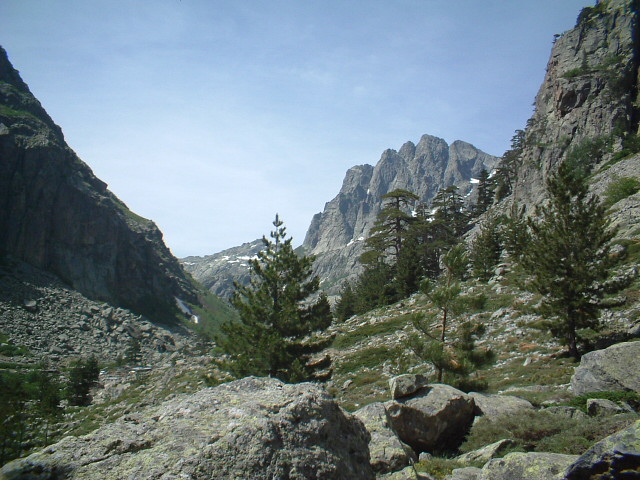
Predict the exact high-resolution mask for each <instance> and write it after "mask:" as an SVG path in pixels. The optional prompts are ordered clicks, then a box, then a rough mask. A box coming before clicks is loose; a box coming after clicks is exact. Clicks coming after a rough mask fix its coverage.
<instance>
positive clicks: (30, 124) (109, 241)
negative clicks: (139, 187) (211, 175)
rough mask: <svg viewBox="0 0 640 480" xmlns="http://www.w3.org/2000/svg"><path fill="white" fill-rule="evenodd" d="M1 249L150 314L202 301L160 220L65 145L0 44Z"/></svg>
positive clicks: (91, 294) (100, 297) (160, 314)
mask: <svg viewBox="0 0 640 480" xmlns="http://www.w3.org/2000/svg"><path fill="white" fill-rule="evenodd" d="M0 253H3V254H9V255H11V256H13V257H15V258H18V259H20V260H23V261H26V262H28V263H30V264H32V265H34V266H36V267H39V268H42V269H44V270H47V271H49V272H52V273H54V274H56V275H57V276H59V277H60V278H62V279H63V280H64V281H65V282H67V283H68V284H69V285H70V286H71V287H73V288H74V289H76V290H78V291H80V292H82V293H83V294H84V295H86V296H88V297H90V298H93V299H98V300H103V301H108V302H110V303H112V304H114V305H117V306H122V307H126V308H130V309H132V310H134V311H136V312H138V313H142V314H146V315H148V316H150V317H151V318H152V319H161V318H163V317H164V316H165V315H166V313H167V311H168V310H170V309H171V308H173V306H175V300H174V297H179V298H182V299H184V300H186V301H192V302H193V301H196V292H195V290H194V287H193V286H192V285H191V283H190V281H189V280H188V278H187V277H186V276H185V273H184V271H183V270H182V268H181V267H180V264H179V263H178V261H177V260H176V259H175V258H174V257H173V256H172V254H171V252H170V251H169V249H168V248H167V247H166V246H165V245H164V242H163V240H162V233H161V232H160V230H159V229H158V228H157V227H156V225H155V224H154V223H153V222H151V221H149V220H146V219H144V218H141V217H139V216H137V215H136V214H134V213H133V212H131V211H130V210H129V209H128V208H127V207H126V205H125V204H124V203H122V202H121V201H120V200H119V199H118V198H117V197H116V196H115V195H113V194H112V193H111V192H110V191H109V190H108V189H107V185H106V184H105V183H104V182H102V181H101V180H99V179H98V178H96V177H95V176H94V174H93V172H92V171H91V169H90V168H89V167H88V166H87V165H86V164H85V163H83V162H82V161H81V160H80V159H79V158H78V157H77V155H76V154H75V153H74V152H73V151H72V150H71V149H70V148H69V146H68V145H67V144H66V143H65V140H64V137H63V134H62V130H61V129H60V127H58V126H57V125H56V124H55V123H54V122H53V120H52V119H51V118H50V117H49V115H48V114H47V113H46V112H45V110H44V109H43V108H42V106H41V105H40V102H38V100H37V99H36V98H35V97H34V96H33V95H32V94H31V92H30V91H29V88H28V87H27V85H26V84H25V83H24V82H23V81H22V79H21V78H20V75H19V74H18V72H17V71H16V70H15V69H14V68H13V66H12V65H11V63H10V62H9V60H8V58H7V54H6V52H5V51H4V50H3V49H2V48H0Z"/></svg>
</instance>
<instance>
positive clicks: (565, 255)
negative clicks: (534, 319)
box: [522, 161, 614, 358]
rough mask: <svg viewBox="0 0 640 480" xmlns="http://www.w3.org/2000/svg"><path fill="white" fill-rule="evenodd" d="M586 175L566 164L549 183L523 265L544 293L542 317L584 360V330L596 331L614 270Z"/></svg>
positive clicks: (601, 211) (608, 235) (607, 234)
mask: <svg viewBox="0 0 640 480" xmlns="http://www.w3.org/2000/svg"><path fill="white" fill-rule="evenodd" d="M587 173H588V172H587V171H586V170H585V169H583V168H576V166H575V165H574V163H573V162H568V161H567V162H564V163H563V164H562V165H560V167H559V168H558V170H557V172H556V173H555V174H554V175H552V176H551V177H550V179H549V181H548V182H547V190H548V193H549V203H548V204H547V205H545V206H542V207H539V208H537V209H536V217H537V219H535V220H534V219H530V220H529V221H528V226H529V228H530V231H531V242H530V245H529V247H528V248H527V249H526V250H525V252H524V255H523V257H522V264H523V266H524V267H525V269H527V270H528V271H529V272H530V273H531V275H532V276H533V278H532V280H531V283H530V286H531V288H532V289H533V290H534V291H536V292H538V293H540V294H542V295H543V296H544V297H543V303H542V313H543V314H545V315H546V316H548V317H552V318H554V319H555V320H554V321H553V322H552V325H551V331H552V333H553V334H554V335H555V336H556V337H557V338H559V339H560V340H561V341H562V342H563V343H565V344H566V345H567V346H568V348H569V353H570V355H571V356H573V357H574V358H579V357H580V353H579V351H578V343H579V341H580V330H581V329H589V328H591V329H596V328H597V326H598V314H599V311H600V308H601V306H600V304H599V302H600V300H601V299H602V297H603V295H604V293H605V292H604V288H603V286H602V282H603V281H604V280H606V278H607V276H608V273H609V270H610V268H611V266H612V260H611V259H610V257H609V241H610V240H611V239H612V238H613V235H614V231H613V230H612V229H610V228H609V223H608V221H607V219H606V217H605V208H604V207H603V206H602V205H601V203H600V202H599V200H598V198H597V197H596V196H594V195H591V196H590V195H589V193H588V185H587V181H586V175H587Z"/></svg>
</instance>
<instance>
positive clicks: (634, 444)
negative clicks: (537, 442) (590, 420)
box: [566, 421, 640, 480]
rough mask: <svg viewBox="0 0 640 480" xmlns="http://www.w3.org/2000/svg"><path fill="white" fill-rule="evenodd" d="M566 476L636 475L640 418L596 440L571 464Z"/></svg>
mask: <svg viewBox="0 0 640 480" xmlns="http://www.w3.org/2000/svg"><path fill="white" fill-rule="evenodd" d="M566 478H567V480H582V479H589V478H593V479H596V478H600V479H608V478H640V421H637V422H636V423H634V424H633V425H631V426H629V427H627V428H625V429H624V430H622V431H620V432H618V433H614V434H613V435H611V436H609V437H607V438H605V439H604V440H601V441H600V442H598V443H596V444H595V445H594V446H593V447H591V448H590V449H589V450H587V452H586V453H585V454H584V455H582V456H581V457H580V458H579V459H578V460H577V461H576V462H575V463H574V464H573V465H571V467H570V468H569V470H568V472H567V475H566Z"/></svg>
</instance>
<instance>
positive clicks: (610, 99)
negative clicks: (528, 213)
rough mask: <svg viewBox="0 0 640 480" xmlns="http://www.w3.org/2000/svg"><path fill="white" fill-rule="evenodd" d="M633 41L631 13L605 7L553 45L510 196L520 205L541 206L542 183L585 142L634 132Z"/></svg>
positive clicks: (622, 6)
mask: <svg viewBox="0 0 640 480" xmlns="http://www.w3.org/2000/svg"><path fill="white" fill-rule="evenodd" d="M588 12H589V11H587V10H586V9H585V13H588ZM591 12H593V10H592V11H591ZM637 34H638V9H637V5H634V3H633V2H632V1H631V0H609V1H608V2H606V6H605V8H604V13H603V14H597V13H594V14H588V15H582V16H581V20H580V22H579V23H577V24H576V26H575V27H574V28H573V29H570V30H568V31H566V32H564V33H563V34H561V35H560V36H559V37H558V38H557V41H555V43H554V46H553V49H552V51H551V55H550V58H549V62H548V64H547V69H546V75H545V78H544V81H543V83H542V85H541V87H540V89H539V91H538V94H537V96H536V100H535V112H534V114H533V117H532V118H531V119H530V120H529V122H528V126H527V129H526V135H525V141H524V149H523V153H522V155H521V157H520V158H521V165H520V168H519V169H518V173H517V181H516V185H515V189H514V199H515V200H516V201H517V202H518V203H520V204H526V205H528V206H529V208H530V209H531V210H533V208H534V206H535V205H538V204H540V202H541V201H542V200H543V199H544V198H545V195H546V193H545V182H546V179H547V178H548V177H549V175H550V174H551V173H553V172H554V171H555V169H556V168H557V166H558V165H559V164H560V163H561V162H562V161H564V159H565V158H566V156H567V154H568V153H569V152H570V151H571V150H572V149H573V148H575V147H577V146H579V145H581V144H582V143H583V142H584V141H585V140H586V139H595V138H598V137H608V136H609V135H611V134H612V133H613V131H614V129H615V128H620V127H621V128H622V129H623V130H625V131H627V132H631V133H635V132H637V131H638V117H637V115H636V107H635V106H634V102H635V101H636V98H637V93H638V83H637V76H638V64H639V60H640V55H639V50H638V48H637V40H636V39H637ZM614 148H616V149H619V148H620V140H619V139H617V143H616V144H615V145H614ZM608 155H609V156H607V154H605V157H604V158H602V159H600V161H601V162H602V163H604V162H606V161H607V160H608V158H610V155H611V154H608ZM584 157H585V158H584V160H585V161H587V160H588V159H587V158H586V156H584ZM609 173H610V172H607V173H606V174H605V175H608V174H609ZM636 218H637V217H636Z"/></svg>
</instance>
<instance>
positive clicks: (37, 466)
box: [0, 377, 374, 480]
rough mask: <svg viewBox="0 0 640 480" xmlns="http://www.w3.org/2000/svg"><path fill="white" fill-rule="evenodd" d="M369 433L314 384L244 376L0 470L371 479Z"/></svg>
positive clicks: (60, 475)
mask: <svg viewBox="0 0 640 480" xmlns="http://www.w3.org/2000/svg"><path fill="white" fill-rule="evenodd" d="M368 442H369V435H368V433H367V432H366V430H365V428H364V426H363V425H362V423H361V422H360V421H359V420H357V419H356V418H355V417H353V416H351V415H349V414H347V413H345V412H344V411H343V410H342V409H341V408H340V407H339V406H338V405H337V404H336V403H335V401H334V400H333V399H332V398H331V397H330V396H329V395H328V394H327V393H326V392H325V391H324V390H323V389H322V388H320V387H319V386H317V385H314V384H309V383H302V384H296V385H288V384H284V383H282V382H280V381H279V380H276V379H269V378H254V377H249V378H245V379H242V380H238V381H235V382H231V383H228V384H224V385H221V386H219V387H215V388H207V389H204V390H201V391H200V392H198V393H195V394H192V395H181V396H178V397H176V398H174V399H172V400H169V401H166V402H165V403H163V404H161V405H159V406H154V407H148V408H146V409H143V410H142V411H140V412H139V413H135V414H129V415H127V416H125V417H123V418H121V419H119V420H118V421H116V422H115V423H112V424H109V425H107V426H105V427H102V428H100V429H98V430H96V431H95V432H93V433H90V434H88V435H84V436H82V437H67V438H65V439H63V440H62V441H60V442H58V443H56V444H54V445H51V446H49V447H47V448H45V449H44V450H41V451H39V452H36V453H34V454H32V455H30V456H29V457H26V458H23V459H18V460H15V461H13V462H10V463H8V464H7V465H5V466H4V467H3V468H2V470H0V479H2V480H10V479H25V478H29V479H34V480H35V479H38V480H54V479H55V480H62V479H80V478H81V479H94V478H95V479H100V480H104V479H107V478H109V479H110V478H113V479H115V478H118V479H124V478H130V479H133V478H135V479H136V480H144V479H173V478H190V479H193V480H199V479H201V480H204V479H211V478H251V479H273V478H289V479H308V478H334V479H345V480H346V479H349V480H351V479H373V478H374V474H373V472H372V470H371V466H370V464H369V450H368V447H367V444H368Z"/></svg>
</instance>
